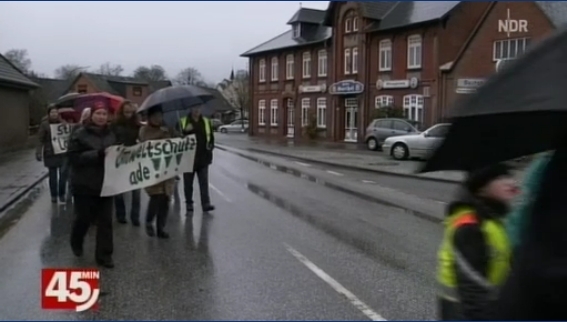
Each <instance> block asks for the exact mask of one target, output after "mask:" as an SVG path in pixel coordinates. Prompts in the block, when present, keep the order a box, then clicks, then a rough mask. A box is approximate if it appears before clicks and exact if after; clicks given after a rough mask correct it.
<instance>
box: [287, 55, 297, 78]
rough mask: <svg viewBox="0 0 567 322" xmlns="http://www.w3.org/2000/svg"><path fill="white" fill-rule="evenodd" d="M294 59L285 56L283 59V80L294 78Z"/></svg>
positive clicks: (290, 56)
mask: <svg viewBox="0 0 567 322" xmlns="http://www.w3.org/2000/svg"><path fill="white" fill-rule="evenodd" d="M294 69H295V59H294V57H293V55H287V56H286V57H285V79H294V78H295V70H294Z"/></svg>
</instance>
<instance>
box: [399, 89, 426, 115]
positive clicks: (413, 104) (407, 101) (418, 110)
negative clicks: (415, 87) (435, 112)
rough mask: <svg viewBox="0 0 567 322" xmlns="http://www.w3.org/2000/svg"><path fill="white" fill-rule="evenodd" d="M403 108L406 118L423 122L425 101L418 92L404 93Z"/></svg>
mask: <svg viewBox="0 0 567 322" xmlns="http://www.w3.org/2000/svg"><path fill="white" fill-rule="evenodd" d="M403 108H404V114H405V116H406V118H407V119H408V120H411V121H415V122H423V118H424V117H425V114H424V112H425V101H424V98H423V95H420V94H409V95H405V96H404V104H403ZM413 109H415V110H413ZM413 112H415V113H413Z"/></svg>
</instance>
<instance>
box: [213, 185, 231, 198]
mask: <svg viewBox="0 0 567 322" xmlns="http://www.w3.org/2000/svg"><path fill="white" fill-rule="evenodd" d="M209 187H211V189H213V190H214V191H215V192H216V193H218V194H219V195H220V196H221V197H222V198H223V199H224V200H226V201H228V202H232V200H230V198H229V197H227V196H226V195H225V194H224V193H223V192H222V191H220V190H219V189H218V188H217V187H215V186H213V185H212V184H211V183H209Z"/></svg>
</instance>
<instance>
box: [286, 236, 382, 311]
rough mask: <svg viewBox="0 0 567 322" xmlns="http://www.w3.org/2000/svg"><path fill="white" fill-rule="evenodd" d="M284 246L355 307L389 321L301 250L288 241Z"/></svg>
mask: <svg viewBox="0 0 567 322" xmlns="http://www.w3.org/2000/svg"><path fill="white" fill-rule="evenodd" d="M284 246H285V248H286V249H287V251H288V252H290V253H291V254H292V255H293V256H294V257H295V258H296V259H297V260H298V261H300V262H301V263H302V264H303V265H305V266H306V267H307V268H309V270H311V271H312V272H313V273H315V275H317V276H318V277H319V278H320V279H322V280H323V281H324V282H325V283H327V284H329V286H331V287H332V288H333V289H334V290H335V291H337V293H339V294H342V295H344V296H345V297H346V298H347V300H348V301H349V302H350V303H351V304H352V305H353V306H354V307H356V308H357V309H358V310H360V311H361V312H362V314H364V315H366V316H367V317H368V318H370V320H371V321H387V320H386V319H384V318H383V317H382V316H381V315H380V314H378V313H377V312H376V311H374V310H373V309H371V308H370V307H369V306H368V305H366V304H365V303H364V302H362V301H361V300H360V299H359V298H358V297H356V295H354V294H352V292H351V291H349V290H347V289H346V288H345V287H344V286H342V285H341V283H339V282H337V280H335V279H334V278H332V277H331V276H330V275H329V274H327V273H325V271H323V270H322V269H320V268H319V267H318V266H317V265H315V264H314V263H313V262H312V261H310V260H309V259H308V258H307V257H305V256H303V255H302V254H301V253H300V252H298V251H297V250H295V249H293V248H292V247H291V246H289V245H288V244H286V243H284Z"/></svg>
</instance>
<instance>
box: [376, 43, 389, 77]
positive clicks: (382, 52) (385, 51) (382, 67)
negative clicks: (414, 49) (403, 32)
mask: <svg viewBox="0 0 567 322" xmlns="http://www.w3.org/2000/svg"><path fill="white" fill-rule="evenodd" d="M378 52H379V57H378V62H379V63H378V70H379V71H381V72H389V71H391V70H392V40H390V39H384V40H382V41H380V44H379V45H378Z"/></svg>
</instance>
